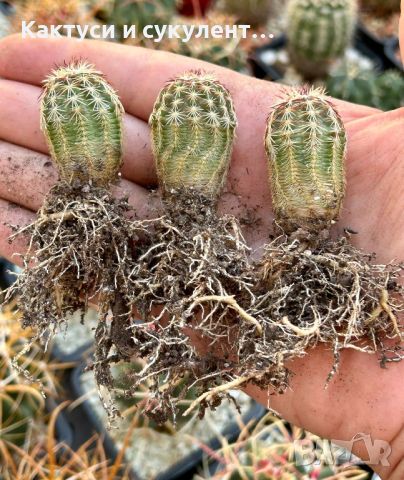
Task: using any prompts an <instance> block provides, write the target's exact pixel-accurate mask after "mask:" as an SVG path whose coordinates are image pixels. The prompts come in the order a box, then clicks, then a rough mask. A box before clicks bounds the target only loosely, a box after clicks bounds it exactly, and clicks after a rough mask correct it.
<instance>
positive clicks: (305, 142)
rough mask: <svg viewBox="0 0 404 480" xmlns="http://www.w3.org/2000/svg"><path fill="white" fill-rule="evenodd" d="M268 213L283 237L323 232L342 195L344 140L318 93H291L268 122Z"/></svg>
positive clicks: (329, 107)
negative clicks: (302, 230)
mask: <svg viewBox="0 0 404 480" xmlns="http://www.w3.org/2000/svg"><path fill="white" fill-rule="evenodd" d="M265 146H266V151H267V155H268V159H269V176H270V185H271V190H272V198H273V208H274V211H275V217H276V220H277V221H278V223H279V224H280V225H281V226H282V227H283V228H284V229H285V230H286V231H288V232H290V231H292V230H294V229H296V228H299V227H302V228H305V229H308V230H309V231H315V230H317V229H322V228H327V226H329V225H330V224H331V222H332V221H333V220H336V219H337V217H338V214H339V212H340V209H341V205H342V201H343V198H344V193H345V153H346V134H345V129H344V126H343V124H342V121H341V119H340V117H339V115H338V114H337V112H336V111H335V110H334V108H333V106H332V105H331V103H330V102H329V101H328V100H326V98H325V97H324V95H323V92H322V91H321V90H307V91H306V90H302V91H295V90H294V91H292V92H290V93H289V94H288V96H287V98H286V99H285V100H284V101H282V102H281V103H279V104H278V105H276V106H275V107H274V110H273V112H272V113H271V115H270V116H269V118H268V123H267V131H266V134H265Z"/></svg>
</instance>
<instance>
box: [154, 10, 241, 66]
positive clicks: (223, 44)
mask: <svg viewBox="0 0 404 480" xmlns="http://www.w3.org/2000/svg"><path fill="white" fill-rule="evenodd" d="M172 22H173V23H174V24H179V25H190V26H191V25H196V26H198V25H209V26H214V25H223V28H224V25H233V24H234V23H235V18H234V17H230V16H228V15H227V16H226V15H222V14H217V13H214V12H212V13H210V14H209V15H208V16H207V17H205V18H203V19H195V18H193V19H189V18H186V17H174V18H173V19H172ZM195 28H197V27H195ZM180 33H181V32H180ZM184 37H185V34H183V35H182V36H181V35H180V38H164V39H163V41H162V42H160V43H154V42H151V43H152V44H148V45H150V46H152V47H153V48H156V49H159V50H165V51H168V52H172V53H177V54H179V55H185V56H186V57H191V58H197V59H199V60H204V61H206V62H210V63H213V64H215V65H220V66H222V67H227V68H231V69H232V70H235V71H238V72H246V71H247V55H246V52H245V51H244V49H243V48H242V46H241V43H240V40H241V39H240V38H238V37H234V38H233V37H232V38H222V37H218V38H213V37H210V38H205V39H200V38H195V37H191V38H190V39H189V40H188V41H187V42H184V41H183V39H184Z"/></svg>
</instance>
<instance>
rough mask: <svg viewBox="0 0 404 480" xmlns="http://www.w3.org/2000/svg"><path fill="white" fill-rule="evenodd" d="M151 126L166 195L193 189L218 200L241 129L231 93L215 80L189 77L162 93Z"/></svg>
mask: <svg viewBox="0 0 404 480" xmlns="http://www.w3.org/2000/svg"><path fill="white" fill-rule="evenodd" d="M149 122H150V125H151V130H152V145H153V153H154V157H155V159H156V164H157V174H158V177H159V180H160V183H161V185H162V187H163V190H164V191H165V192H170V191H171V190H176V189H182V188H187V189H190V188H191V189H194V190H196V191H198V192H200V193H202V194H204V195H205V196H206V197H207V198H213V199H216V198H217V196H218V195H219V193H220V190H221V188H222V186H223V184H224V182H225V180H226V174H227V171H228V167H229V163H230V156H231V151H232V145H233V139H234V131H235V128H236V123H237V122H236V115H235V112H234V107H233V102H232V99H231V96H230V93H229V92H228V91H227V90H226V88H224V87H223V86H222V85H221V84H220V83H219V82H218V81H217V80H216V79H215V78H214V77H213V76H211V75H207V74H203V73H200V72H195V73H194V72H188V73H185V74H184V75H181V76H179V77H177V78H176V79H174V80H173V81H171V82H169V83H168V84H167V85H166V86H165V87H164V88H163V89H162V90H161V92H160V94H159V96H158V98H157V100H156V103H155V105H154V109H153V112H152V114H151V116H150V121H149Z"/></svg>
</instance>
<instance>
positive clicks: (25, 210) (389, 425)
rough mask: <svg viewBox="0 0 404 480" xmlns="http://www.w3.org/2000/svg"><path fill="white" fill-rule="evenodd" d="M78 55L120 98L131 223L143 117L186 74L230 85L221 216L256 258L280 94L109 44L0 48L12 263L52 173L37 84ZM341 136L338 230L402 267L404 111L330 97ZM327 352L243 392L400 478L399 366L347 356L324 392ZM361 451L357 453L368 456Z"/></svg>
mask: <svg viewBox="0 0 404 480" xmlns="http://www.w3.org/2000/svg"><path fill="white" fill-rule="evenodd" d="M72 58H85V59H87V60H88V61H89V62H90V63H93V64H95V65H96V67H97V68H98V69H99V70H101V71H102V72H104V73H105V75H106V76H107V79H108V81H109V82H110V83H111V84H112V85H113V86H114V87H115V89H116V90H117V91H118V93H119V95H120V97H121V100H122V103H123V105H124V107H125V110H126V112H127V114H126V116H125V137H124V166H123V169H122V175H123V179H122V180H121V182H120V185H119V186H118V187H117V190H118V192H117V194H119V193H120V192H119V191H121V192H122V191H123V192H125V193H126V194H128V195H129V198H130V202H131V203H132V204H133V206H134V208H135V209H136V211H137V213H138V215H139V216H147V215H150V207H151V206H150V199H149V197H148V195H147V189H146V187H149V186H155V185H156V183H157V180H156V174H155V170H154V164H153V159H152V156H151V149H150V139H149V128H148V125H147V121H148V117H149V115H150V113H151V110H152V107H153V104H154V101H155V99H156V96H157V93H158V91H159V90H160V88H161V87H162V86H163V85H164V83H165V82H166V81H167V80H168V79H171V78H172V77H174V76H175V75H177V74H178V73H183V72H184V71H185V70H189V69H196V68H202V69H204V70H207V71H210V72H215V74H216V76H217V78H218V79H219V80H220V81H221V82H222V83H223V84H224V85H225V86H226V87H227V88H228V89H229V90H230V92H231V94H232V96H233V99H234V103H235V108H236V113H237V117H238V121H239V127H238V130H237V139H236V142H235V148H234V152H233V157H232V164H231V169H230V172H229V178H228V184H227V188H226V190H225V192H224V193H223V195H222V199H221V204H220V210H221V211H227V212H229V211H230V212H231V213H234V214H235V215H238V216H240V217H243V218H244V217H246V215H247V213H248V212H250V213H251V212H254V214H253V216H252V217H251V216H250V217H249V218H250V222H248V224H247V227H246V232H245V233H246V237H247V239H248V241H249V242H250V244H251V245H252V247H253V248H254V249H255V250H256V251H257V252H259V250H260V247H262V245H264V244H265V243H266V242H267V240H268V236H269V232H270V230H271V221H272V218H273V217H272V211H271V199H270V192H269V187H268V180H267V177H268V175H267V164H266V157H265V152H264V146H263V137H264V131H265V122H266V117H267V115H268V113H269V111H270V108H271V106H272V105H273V103H274V102H275V101H276V99H277V97H279V95H281V94H282V88H281V87H280V86H278V85H274V84H271V83H269V82H263V81H259V80H256V79H252V78H249V77H246V76H242V75H240V74H237V73H234V72H231V71H229V70H226V69H223V68H220V67H215V66H213V65H210V64H206V63H203V62H199V61H196V60H192V59H188V58H184V57H179V56H174V55H172V54H166V53H162V52H154V51H150V50H144V49H141V48H136V47H125V46H122V45H116V44H109V43H105V42H96V41H84V42H79V41H76V40H68V39H58V40H44V39H37V40H32V39H30V40H22V39H21V38H19V37H18V36H12V37H7V38H5V39H3V40H2V41H0V77H2V79H0V112H1V120H0V171H1V176H0V254H1V255H3V256H5V257H8V258H9V259H10V260H12V261H16V258H15V257H13V256H12V255H13V254H14V253H16V252H18V251H19V252H23V251H24V248H25V245H24V244H23V242H22V240H19V241H18V242H13V243H12V244H9V243H8V241H7V238H8V236H9V235H10V227H9V225H10V224H14V225H20V226H21V225H24V224H27V223H29V222H30V221H32V219H33V218H34V212H35V211H36V210H37V209H38V208H39V207H40V206H41V204H42V201H43V198H44V195H45V194H46V192H47V191H48V189H49V188H50V186H51V185H52V184H53V183H54V182H55V181H56V178H57V174H56V172H55V169H54V167H53V165H52V163H51V162H50V160H49V157H48V156H47V147H46V144H45V140H44V137H43V135H42V133H41V131H40V129H39V103H38V97H39V95H40V92H41V90H40V84H41V81H42V80H43V79H44V78H45V76H46V75H47V74H48V73H49V72H50V71H51V69H52V68H54V66H55V65H60V64H62V63H63V62H67V61H70V60H71V59H72ZM335 105H336V106H337V108H338V110H339V112H340V114H341V115H342V117H343V120H344V123H345V125H346V128H347V131H348V140H349V144H348V147H349V148H348V161H347V178H348V186H347V197H346V201H345V204H344V210H343V213H342V216H341V220H340V222H339V224H338V225H337V229H339V230H340V231H342V230H343V228H345V227H350V228H351V229H353V230H356V231H358V232H359V235H357V236H355V237H354V239H353V241H355V242H356V244H357V245H358V246H360V247H362V248H363V249H364V250H366V251H369V252H376V253H377V255H378V259H379V260H380V261H383V262H389V261H391V260H392V259H396V260H400V261H401V260H404V235H403V231H404V216H403V214H402V211H403V206H404V189H403V185H404V162H403V154H402V150H403V146H404V128H403V125H404V109H399V110H396V111H394V112H389V113H381V112H379V111H377V110H374V109H370V108H367V107H360V106H354V105H352V104H348V103H345V102H340V101H337V100H336V101H335ZM332 361H333V359H332V354H331V352H330V351H328V350H327V349H326V348H325V347H323V348H316V349H315V350H313V351H312V352H310V354H309V355H307V356H306V357H305V358H303V359H299V360H297V361H295V362H293V364H292V365H290V368H291V369H292V370H293V371H294V373H295V376H294V377H293V380H292V385H291V389H290V390H288V392H286V393H285V394H284V395H271V396H269V395H268V392H266V391H263V390H258V389H257V388H255V387H248V388H247V390H248V392H249V393H250V394H251V395H252V396H254V397H255V398H257V399H258V400H259V401H261V402H262V403H263V404H264V405H269V406H271V407H272V408H274V409H275V410H277V411H278V412H280V413H281V414H282V415H283V416H284V417H285V418H286V419H287V420H290V421H292V422H293V423H295V424H297V425H300V426H302V427H304V428H307V429H308V430H310V431H312V432H314V433H317V434H319V435H321V436H323V437H327V438H332V439H339V440H350V439H351V438H352V437H353V436H354V435H356V434H357V433H359V432H361V433H369V434H371V435H372V438H373V439H380V440H386V441H388V442H390V443H391V444H392V454H391V456H390V457H389V461H390V463H391V467H390V468H387V467H382V466H380V465H379V466H375V468H376V469H378V471H379V472H380V473H381V474H383V476H384V477H385V478H389V479H390V480H393V479H394V480H396V479H397V480H399V479H402V478H404V461H403V456H404V430H403V428H404V402H403V397H404V384H403V382H402V379H403V375H404V363H403V362H402V363H398V364H395V365H390V366H389V367H388V368H387V369H381V368H380V367H379V365H378V362H377V358H375V357H374V356H370V355H365V354H361V353H359V352H354V351H349V352H348V351H347V352H343V355H342V361H341V368H340V375H339V376H337V377H336V378H335V379H334V380H333V381H332V383H331V384H330V386H329V387H328V389H327V390H325V389H324V382H325V379H326V377H327V374H328V372H329V371H330V369H331V365H332ZM363 447H364V445H362V444H361V445H358V446H357V450H356V453H357V454H359V455H361V456H363V457H364V458H367V456H368V455H367V452H366V451H365V450H364V448H363Z"/></svg>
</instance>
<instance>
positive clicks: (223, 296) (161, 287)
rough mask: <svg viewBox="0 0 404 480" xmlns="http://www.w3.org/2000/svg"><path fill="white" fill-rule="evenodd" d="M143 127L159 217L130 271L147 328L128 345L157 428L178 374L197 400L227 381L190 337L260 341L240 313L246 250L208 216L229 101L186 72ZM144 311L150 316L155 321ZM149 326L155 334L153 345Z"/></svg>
mask: <svg viewBox="0 0 404 480" xmlns="http://www.w3.org/2000/svg"><path fill="white" fill-rule="evenodd" d="M150 125H151V132H152V145H153V152H154V156H155V161H156V167H157V172H158V178H159V182H160V185H161V190H162V198H163V205H164V207H165V215H164V216H163V217H162V218H161V219H158V220H157V221H156V222H155V225H154V229H155V239H154V241H153V242H152V244H153V247H152V248H151V249H150V251H149V252H146V253H145V254H144V255H142V256H141V258H140V259H139V262H138V264H137V266H136V268H135V270H134V272H135V275H134V281H133V289H134V290H136V291H139V292H140V294H139V295H138V301H137V306H138V307H139V304H140V305H144V306H145V308H143V309H142V312H141V313H142V316H143V317H144V318H146V319H148V320H149V322H148V323H146V324H138V325H134V326H133V328H132V338H133V340H134V345H135V348H134V351H133V354H134V355H136V356H137V357H141V358H144V359H145V361H146V363H147V366H146V367H145V368H144V369H143V371H142V373H141V374H139V377H138V379H139V382H140V381H142V377H143V376H145V377H147V378H149V379H150V378H152V379H153V388H154V391H155V396H154V397H155V398H154V400H153V401H154V402H155V403H154V404H153V405H150V408H149V409H148V411H149V413H150V414H151V415H154V416H158V419H159V420H160V421H162V420H164V419H165V418H166V416H167V415H168V414H170V412H171V409H172V407H173V405H174V404H175V401H176V399H177V398H178V394H175V393H174V392H175V389H176V387H177V385H178V380H179V379H181V377H182V376H183V375H184V374H187V375H189V383H195V384H196V386H197V388H198V391H201V393H202V392H205V391H206V389H207V386H208V385H209V383H210V382H212V381H213V380H214V378H216V377H217V375H219V374H220V375H222V378H223V379H225V380H226V379H227V380H229V381H231V380H232V377H231V376H230V377H229V376H228V375H226V373H223V371H222V369H223V362H216V361H214V360H213V358H212V359H210V360H209V359H206V358H204V357H201V356H200V355H199V354H198V353H197V352H196V351H195V349H194V348H193V347H192V346H190V345H189V342H188V335H189V334H190V331H192V330H195V331H198V332H199V333H200V334H202V335H204V337H205V338H209V339H210V341H211V342H212V348H213V349H215V348H220V345H219V343H220V339H222V340H224V339H228V338H230V336H231V335H232V332H236V331H237V330H238V329H239V328H240V326H242V328H244V331H245V332H246V335H247V334H248V335H249V336H250V337H251V336H255V335H259V334H260V333H261V331H260V326H259V325H258V324H257V322H255V321H254V320H253V319H251V318H250V315H249V314H248V311H247V310H248V306H249V304H250V302H251V293H250V292H249V285H251V284H252V280H251V278H249V266H248V253H249V250H248V248H247V246H246V244H245V242H244V240H243V237H242V235H241V232H240V227H239V225H238V223H237V221H236V220H235V218H233V217H232V216H230V215H229V216H224V217H219V216H218V215H217V213H216V211H215V210H216V204H217V201H218V198H219V195H220V193H221V191H222V189H223V186H224V184H225V181H226V176H227V171H228V169H229V164H230V155H231V150H232V144H233V139H234V133H235V128H236V116H235V112H234V107H233V102H232V99H231V96H230V93H229V92H228V90H227V89H226V88H224V87H223V86H222V85H221V84H220V83H219V82H218V81H217V80H216V79H215V78H213V77H212V76H211V75H208V74H204V73H202V72H187V73H185V74H184V75H181V76H179V77H177V78H175V79H174V80H172V81H170V82H168V83H167V85H166V86H165V87H164V88H163V89H162V90H161V92H160V94H159V95H158V98H157V100H156V102H155V105H154V109H153V112H152V114H151V117H150ZM236 294H237V297H238V299H237V301H236V300H235V298H234V296H235V295H236ZM150 305H152V306H155V307H157V306H159V307H160V310H159V311H160V314H159V316H158V317H157V318H156V316H154V315H153V312H151V310H150ZM163 316H165V317H166V321H165V322H164V324H163V325H160V324H158V322H157V320H158V319H160V318H162V317H163ZM195 316H196V317H199V318H200V319H201V321H200V322H199V323H198V325H195V324H194V318H195ZM150 324H153V325H156V324H158V327H156V328H157V329H158V335H155V334H154V333H153V332H152V331H150ZM162 372H164V376H162V375H161V373H162ZM162 377H163V378H162ZM186 387H187V385H183V387H182V388H184V389H186ZM135 388H136V386H135V387H134V389H135ZM134 391H135V390H134ZM177 393H178V392H177ZM181 395H182V394H180V395H179V397H180V398H181ZM156 402H157V403H156ZM209 403H210V402H208V401H206V402H204V403H203V404H202V410H203V408H205V407H206V406H208V405H209ZM152 407H153V408H152Z"/></svg>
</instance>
